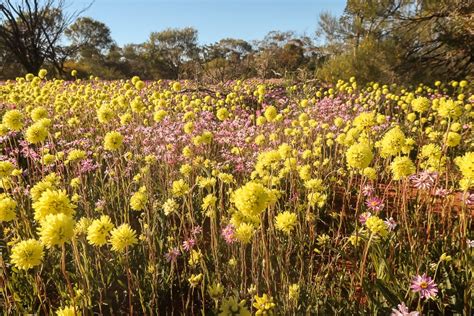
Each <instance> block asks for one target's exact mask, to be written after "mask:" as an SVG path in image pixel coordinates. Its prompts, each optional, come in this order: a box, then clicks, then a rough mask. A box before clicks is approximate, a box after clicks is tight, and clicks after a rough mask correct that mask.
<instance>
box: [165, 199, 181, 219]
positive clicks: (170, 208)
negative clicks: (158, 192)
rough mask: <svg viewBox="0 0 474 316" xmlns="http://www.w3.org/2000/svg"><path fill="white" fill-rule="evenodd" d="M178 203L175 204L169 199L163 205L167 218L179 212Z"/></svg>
mask: <svg viewBox="0 0 474 316" xmlns="http://www.w3.org/2000/svg"><path fill="white" fill-rule="evenodd" d="M178 207H179V205H178V203H176V202H175V200H173V199H168V200H166V202H165V203H163V212H164V213H165V215H166V216H168V215H170V214H171V213H174V212H176V211H177V210H178Z"/></svg>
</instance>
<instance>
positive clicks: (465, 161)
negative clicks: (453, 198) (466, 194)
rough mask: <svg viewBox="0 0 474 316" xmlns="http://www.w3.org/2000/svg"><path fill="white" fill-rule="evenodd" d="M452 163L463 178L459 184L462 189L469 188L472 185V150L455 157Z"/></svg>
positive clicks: (473, 177)
mask: <svg viewBox="0 0 474 316" xmlns="http://www.w3.org/2000/svg"><path fill="white" fill-rule="evenodd" d="M454 163H455V164H456V165H457V166H458V168H459V170H461V173H462V176H463V178H462V179H461V180H460V182H459V184H460V186H461V189H462V190H469V189H470V188H471V187H473V186H474V152H472V151H470V152H467V153H465V154H464V156H460V157H456V158H455V159H454Z"/></svg>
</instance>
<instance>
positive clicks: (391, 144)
mask: <svg viewBox="0 0 474 316" xmlns="http://www.w3.org/2000/svg"><path fill="white" fill-rule="evenodd" d="M405 146H406V137H405V134H404V133H403V131H402V130H401V129H400V127H398V126H396V127H394V128H392V129H391V130H389V131H388V132H387V133H385V135H384V136H383V138H382V140H381V141H380V156H382V157H383V158H387V157H390V156H396V155H398V154H399V153H400V152H402V151H403V150H404V147H405Z"/></svg>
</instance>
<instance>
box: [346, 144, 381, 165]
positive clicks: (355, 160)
mask: <svg viewBox="0 0 474 316" xmlns="http://www.w3.org/2000/svg"><path fill="white" fill-rule="evenodd" d="M373 157H374V154H373V153H372V149H371V148H370V146H369V144H367V143H365V142H361V143H356V144H353V145H352V146H351V147H349V149H348V150H347V152H346V159H347V165H348V166H349V167H351V168H355V169H364V168H367V167H368V166H369V165H370V163H371V162H372V159H373Z"/></svg>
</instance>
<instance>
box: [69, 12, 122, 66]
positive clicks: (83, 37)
mask: <svg viewBox="0 0 474 316" xmlns="http://www.w3.org/2000/svg"><path fill="white" fill-rule="evenodd" d="M65 35H66V37H67V38H68V39H69V40H70V41H71V46H72V47H75V48H76V49H77V51H78V53H79V55H80V56H81V57H82V59H83V60H85V61H87V59H91V58H94V57H97V56H99V57H101V56H102V55H104V54H106V53H107V51H108V50H109V49H110V48H111V47H112V45H113V44H114V41H113V39H112V36H111V35H110V29H109V27H108V26H107V25H105V24H104V23H102V22H100V21H97V20H94V19H92V18H89V17H81V18H78V19H77V20H76V21H75V22H74V23H73V24H72V25H70V26H69V27H68V28H67V29H66V30H65Z"/></svg>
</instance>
